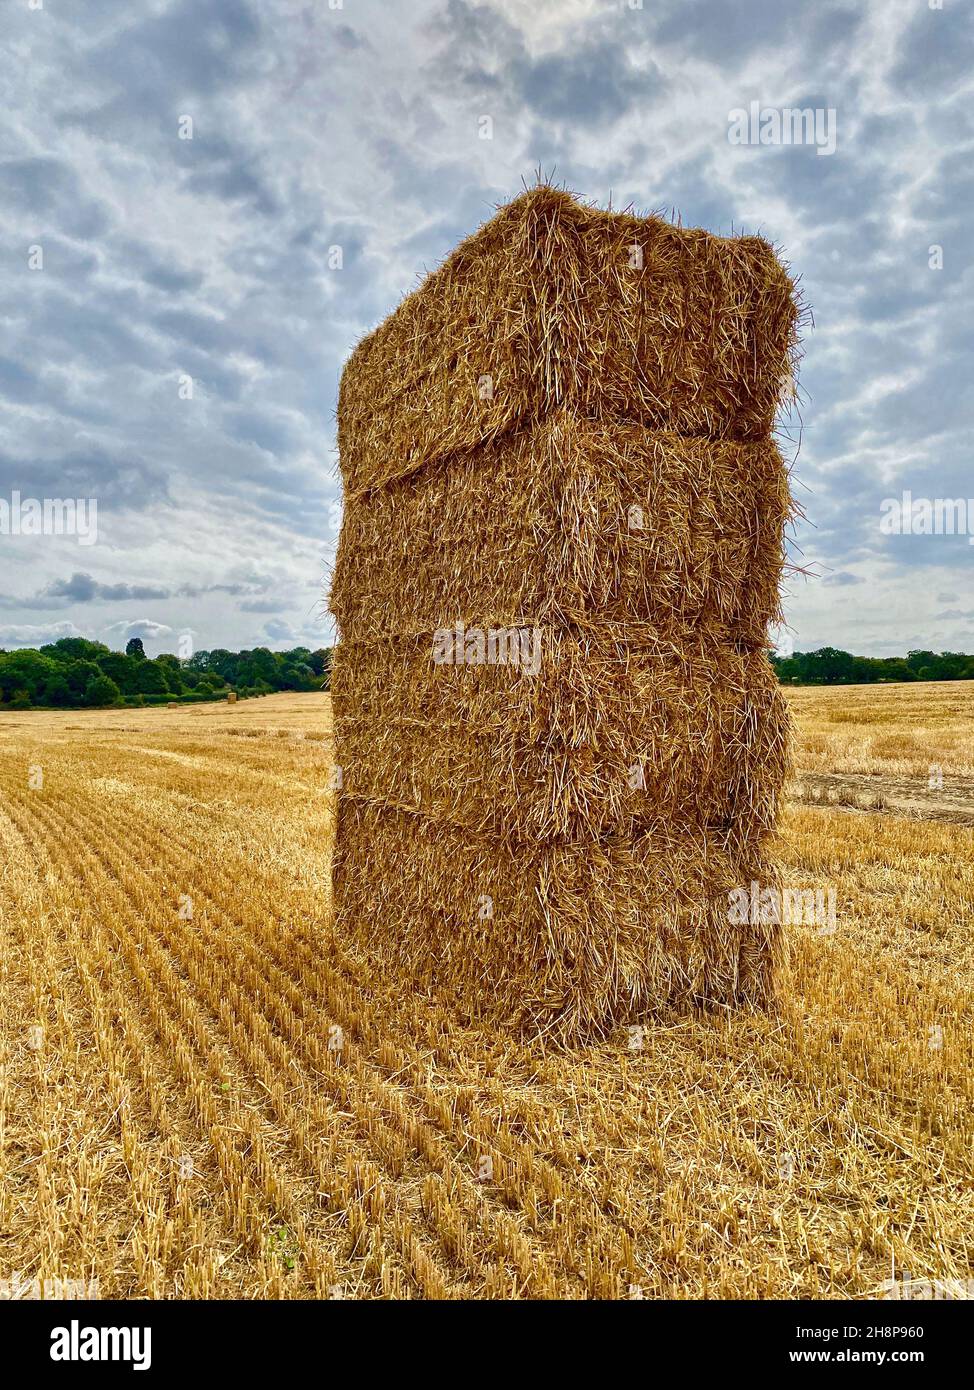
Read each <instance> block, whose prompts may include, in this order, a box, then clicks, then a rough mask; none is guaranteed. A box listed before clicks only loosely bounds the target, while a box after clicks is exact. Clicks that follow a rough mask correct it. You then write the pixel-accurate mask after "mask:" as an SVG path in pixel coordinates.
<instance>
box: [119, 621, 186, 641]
mask: <svg viewBox="0 0 974 1390" xmlns="http://www.w3.org/2000/svg"><path fill="white" fill-rule="evenodd" d="M102 631H103V632H104V633H105V634H106V636H108V635H110V636H112V637H117V638H118V637H120V638H123V639H124V640H125V641H128V639H129V638H130V637H141V638H143V639H145V640H146V641H149V642H158V641H160V640H161V639H162V638H164V637H172V636H173V635H174V633H173V629H172V628H171V627H169V626H167V624H166V623H157V622H154V621H153V619H151V618H132V619H130V620H128V621H122V622H117V623H110V624H109V626H108V627H106V628H103V629H102Z"/></svg>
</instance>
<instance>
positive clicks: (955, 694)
mask: <svg viewBox="0 0 974 1390" xmlns="http://www.w3.org/2000/svg"><path fill="white" fill-rule="evenodd" d="M789 696H790V700H791V705H792V709H793V710H794V712H795V715H796V717H797V721H798V728H797V732H798V740H797V743H796V747H795V750H794V757H795V763H796V766H798V767H799V768H801V769H802V770H803V771H807V772H830V773H839V772H841V773H861V774H864V775H866V776H877V777H891V776H892V777H916V778H920V779H922V780H923V781H924V782H925V781H926V780H927V778H928V774H929V771H930V767H931V764H936V765H937V766H939V767H940V768H941V769H942V771H943V773H944V775H945V776H960V777H974V738H972V736H971V734H972V708H974V681H936V682H932V683H926V682H924V683H919V684H916V685H888V686H875V685H853V686H806V687H805V688H803V689H796V690H793V691H790V692H789Z"/></svg>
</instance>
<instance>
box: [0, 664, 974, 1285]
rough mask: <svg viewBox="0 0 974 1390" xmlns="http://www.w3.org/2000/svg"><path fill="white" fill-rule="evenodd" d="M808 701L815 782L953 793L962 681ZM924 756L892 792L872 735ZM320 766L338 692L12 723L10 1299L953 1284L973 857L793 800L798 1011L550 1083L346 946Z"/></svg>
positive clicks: (788, 839) (965, 1232) (657, 1035)
mask: <svg viewBox="0 0 974 1390" xmlns="http://www.w3.org/2000/svg"><path fill="white" fill-rule="evenodd" d="M789 698H790V702H791V704H792V707H793V711H794V712H795V714H796V716H797V724H798V737H799V749H800V750H801V751H800V753H799V760H798V766H799V770H800V772H802V773H804V772H814V773H818V774H824V773H826V772H842V771H848V772H849V773H856V772H857V762H859V763H863V764H865V766H866V768H867V770H868V776H869V779H870V784H871V785H874V786H875V788H876V789H877V791H879V790H881V789H882V788H883V785H884V782H885V780H886V772H887V771H888V773H889V776H890V777H891V778H892V779H894V780H896V779H898V780H902V779H903V778H904V777H906V778H909V777H911V776H912V777H915V778H916V779H917V780H918V782H919V781H922V783H923V784H924V785H925V784H926V780H927V766H928V764H929V763H930V762H940V763H941V764H942V765H943V769H944V779H945V787H948V788H949V787H950V785H951V776H952V775H953V774H955V773H956V774H957V775H958V777H965V776H967V777H969V776H970V772H971V770H970V768H969V766H968V765H967V763H965V760H964V748H965V744H966V749H967V753H968V755H969V750H970V748H971V747H972V746H974V742H972V739H974V718H972V717H971V714H970V710H971V708H972V703H971V691H970V687H969V686H968V687H959V686H955V685H944V686H922V687H913V688H908V687H888V688H879V689H877V688H876V687H870V688H869V689H868V690H857V689H844V690H827V691H823V690H802V691H797V692H792V693H790V696H789ZM965 710H966V713H965ZM843 714H846V715H852V714H855V715H856V716H857V717H858V722H855V721H853V720H852V719H842V718H840V717H837V716H842V715H843ZM867 716H870V717H869V718H867ZM907 734H909V738H910V745H911V749H912V752H911V754H910V759H911V760H910V761H909V762H908V767H907V768H906V769H904V767H903V759H901V756H900V751H899V744H898V743H896V744H895V745H894V744H893V743H890V744H886V745H884V744H882V743H881V742H880V739H881V738H882V737H888V738H890V739H894V740H900V739H905V738H906V737H907ZM823 739H833V740H836V742H835V743H834V744H831V745H829V744H823V743H822V740H823ZM866 740H873V742H872V743H870V744H869V745H868V746H866ZM884 747H887V748H889V750H890V751H889V758H888V761H884V756H885V755H884V754H883V752H882V749H883V748H884ZM829 749H831V750H832V754H831V755H832V756H834V758H835V761H834V763H830V762H829V756H830V754H829V751H828V750H829ZM31 769H34V770H35V771H34V774H33V775H31ZM38 770H39V771H40V773H41V775H42V784H39V782H38V777H37V771H38ZM330 770H331V741H330V707H329V701H328V699H327V697H325V696H308V695H279V696H270V697H268V698H267V699H265V700H261V701H244V702H241V703H239V704H238V705H237V706H236V707H235V708H233V709H228V707H227V706H226V705H209V706H207V705H201V706H196V707H193V706H189V707H182V708H179V709H177V710H167V709H151V710H145V711H124V712H120V711H105V712H104V713H100V712H91V713H87V712H86V713H76V712H71V713H67V714H56V713H53V712H52V713H43V712H25V713H15V712H8V711H5V712H2V713H0V786H2V800H0V844H2V848H3V856H2V870H0V961H2V967H0V969H2V974H0V1040H2V1053H0V1279H7V1278H9V1277H11V1276H13V1275H15V1274H16V1275H17V1276H18V1278H19V1279H20V1280H24V1279H26V1280H30V1279H32V1278H35V1277H37V1278H61V1279H72V1280H82V1279H83V1280H88V1279H91V1278H95V1279H97V1280H98V1281H99V1292H100V1294H101V1296H102V1297H113V1296H114V1297H123V1298H131V1297H141V1296H149V1297H155V1298H185V1297H208V1296H212V1297H235V1296H236V1297H247V1298H268V1297H285V1298H287V1297H308V1296H319V1297H324V1298H327V1297H345V1298H381V1297H407V1298H453V1297H460V1298H462V1297H477V1296H485V1297H492V1298H550V1297H566V1298H591V1297H595V1298H627V1297H630V1296H632V1295H633V1294H634V1293H635V1294H642V1295H643V1296H645V1297H647V1298H652V1297H676V1298H699V1297H709V1298H755V1297H777V1298H814V1297H824V1296H828V1295H833V1296H838V1297H843V1298H867V1297H875V1296H877V1294H878V1295H881V1294H882V1292H883V1289H884V1286H885V1281H886V1280H888V1279H889V1277H890V1269H891V1263H894V1264H895V1267H896V1269H897V1270H898V1271H902V1270H909V1271H910V1272H911V1273H912V1274H913V1276H914V1277H915V1278H929V1279H936V1280H939V1281H942V1282H943V1283H944V1284H945V1286H946V1287H948V1288H949V1289H951V1290H953V1291H957V1292H963V1289H964V1288H965V1287H969V1285H965V1283H964V1281H969V1280H970V1279H971V1278H972V1276H974V1270H972V1268H971V1259H972V1256H971V1251H972V1248H974V1185H972V1178H974V1173H972V1154H974V1044H972V1037H974V1032H972V1027H971V1025H972V1012H974V1008H972V1006H974V945H972V942H974V933H972V926H974V920H972V917H974V829H972V828H970V827H965V826H958V825H951V824H945V823H941V822H939V821H934V820H925V819H912V820H906V819H902V818H900V817H899V816H897V815H893V814H890V812H889V811H884V810H874V811H873V812H871V813H869V814H850V812H849V811H848V810H846V809H843V808H842V807H832V806H827V805H800V804H791V805H788V806H786V809H785V814H784V817H783V823H782V826H781V830H780V834H779V837H778V841H777V845H776V853H777V856H778V859H779V862H780V867H781V873H782V876H783V878H784V880H785V881H786V882H790V883H794V884H796V885H806V884H808V885H824V886H826V887H831V888H834V890H835V894H836V904H837V912H836V923H835V929H834V930H821V929H818V928H816V927H814V926H805V925H800V926H792V927H789V928H787V929H786V930H787V932H788V935H789V937H790V939H791V967H790V974H789V977H788V979H787V981H786V984H785V987H784V989H783V990H782V997H781V1001H780V1005H779V1009H778V1012H777V1013H776V1014H762V1013H748V1012H746V1011H745V1012H736V1013H727V1014H723V1013H721V1014H716V1015H709V1016H706V1017H700V1016H696V1015H692V1014H691V1015H689V1016H686V1015H685V1016H682V1017H681V1016H677V1015H674V1016H672V1017H670V1018H667V1019H664V1020H663V1022H662V1023H661V1024H660V1025H658V1026H654V1027H651V1028H648V1029H647V1030H646V1031H645V1032H644V1033H639V1032H630V1031H628V1030H625V1029H624V1030H620V1031H618V1032H616V1033H615V1034H613V1035H612V1036H610V1037H609V1038H608V1039H606V1040H605V1041H604V1042H602V1043H600V1044H598V1045H597V1046H588V1047H584V1048H579V1049H573V1050H568V1051H565V1050H560V1051H559V1050H548V1051H547V1052H546V1051H544V1050H542V1049H541V1048H540V1047H537V1046H534V1047H531V1046H527V1045H524V1044H521V1043H518V1042H516V1041H514V1040H513V1039H512V1037H511V1036H510V1035H509V1034H508V1033H506V1032H499V1031H494V1030H491V1029H490V1028H484V1027H475V1026H471V1025H470V1024H466V1023H464V1022H463V1021H462V1020H460V1019H459V1018H458V1017H457V1016H455V1015H454V1014H453V1013H452V1012H450V1011H448V1010H446V1009H445V1008H444V1007H443V1005H442V1004H441V1003H440V1002H439V1001H438V1000H436V999H434V998H432V997H431V996H429V995H427V994H425V993H423V992H421V991H417V990H415V989H413V988H412V987H411V986H410V982H409V981H408V980H401V981H400V982H399V983H398V984H396V985H388V984H383V983H381V982H379V981H377V980H376V979H375V978H374V977H373V976H371V975H370V974H369V973H368V971H367V969H366V968H365V967H364V965H363V962H362V959H361V958H360V957H358V956H357V955H356V954H355V953H354V952H353V951H352V950H350V949H349V948H348V946H347V944H346V943H344V942H340V941H336V940H335V939H334V936H333V933H332V928H331V921H330V911H329V901H328V884H329V872H330V864H329V852H330V844H329V835H330V825H331V815H332V795H331V794H330V793H329V792H327V791H326V790H324V789H326V788H327V787H328V785H329V781H330ZM858 773H859V774H861V775H866V774H863V773H862V769H861V768H859V769H858Z"/></svg>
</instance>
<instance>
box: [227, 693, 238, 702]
mask: <svg viewBox="0 0 974 1390" xmlns="http://www.w3.org/2000/svg"><path fill="white" fill-rule="evenodd" d="M236 703H237V692H236V691H235V690H231V691H230V693H229V695H228V696H227V704H228V705H235V704H236Z"/></svg>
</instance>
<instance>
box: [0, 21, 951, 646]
mask: <svg viewBox="0 0 974 1390" xmlns="http://www.w3.org/2000/svg"><path fill="white" fill-rule="evenodd" d="M932 3H933V4H936V3H937V0H932ZM4 10H5V13H4V28H5V47H6V57H5V58H4V59H3V60H2V61H3V66H2V69H0V92H2V101H0V188H2V196H0V306H2V308H0V313H2V322H3V333H2V336H0V396H2V398H3V405H4V408H3V410H2V412H0V501H2V500H3V499H4V498H6V499H8V500H10V499H11V498H12V495H13V493H14V492H15V491H19V492H20V493H21V495H22V496H24V497H27V496H33V497H41V498H43V497H45V496H48V497H66V496H70V497H79V498H89V497H94V498H96V499H97V502H98V539H97V544H95V545H90V546H86V545H82V544H80V543H79V540H78V538H76V537H69V536H60V537H48V536H44V537H34V536H20V537H17V536H4V535H0V565H2V569H0V645H6V646H8V647H10V646H15V645H18V644H21V645H23V644H30V645H34V644H37V643H40V642H42V641H46V640H50V638H51V637H52V636H57V635H60V634H76V633H81V634H84V635H86V636H91V637H97V638H99V639H100V640H103V641H107V642H109V643H110V644H111V645H114V646H120V645H123V644H124V641H125V639H126V638H127V637H128V636H129V635H131V634H135V633H138V634H141V635H143V636H144V637H146V638H147V639H148V640H147V647H148V648H149V650H152V651H159V650H174V649H175V646H176V641H177V638H178V635H179V634H180V633H183V632H185V631H190V632H192V633H193V634H194V641H195V644H196V646H198V647H212V646H225V647H231V648H236V647H240V646H252V645H256V644H258V643H264V644H266V645H269V646H271V647H275V648H281V647H286V646H293V645H294V644H295V643H297V642H301V643H305V644H309V645H313V646H317V645H320V644H321V643H322V642H325V641H327V640H328V639H329V636H330V631H331V630H330V626H329V624H328V622H327V620H326V618H325V617H324V616H323V612H322V609H323V604H322V582H323V577H324V575H325V573H326V571H327V567H328V561H329V555H330V554H331V553H332V552H333V547H334V542H335V539H336V533H337V526H338V523H339V519H340V491H339V488H338V485H337V480H336V453H335V421H334V411H335V403H336V393H337V385H338V377H339V373H340V371H341V366H342V363H343V361H344V360H345V358H346V357H347V355H348V353H349V351H350V350H351V348H352V347H353V346H354V344H355V343H356V341H357V340H358V339H359V338H360V337H361V335H362V334H363V333H364V332H366V331H367V330H368V329H370V328H371V327H373V326H374V325H375V324H376V323H377V322H379V321H380V320H381V319H382V318H384V317H385V316H386V314H387V313H388V312H389V311H390V310H391V309H392V308H393V307H394V306H395V304H396V303H397V302H398V300H399V299H400V297H401V296H402V295H403V294H404V293H406V292H407V291H408V290H410V289H411V288H413V287H414V286H415V285H416V283H417V282H418V279H419V278H421V276H422V275H423V273H424V272H425V271H427V270H429V269H432V268H433V267H434V266H435V265H436V264H437V263H438V262H439V261H440V260H441V259H442V258H443V256H444V255H445V254H446V253H447V252H448V251H449V250H450V248H451V247H453V246H454V245H455V244H456V242H457V241H459V240H460V239H461V238H462V237H463V236H465V235H466V234H468V233H469V232H470V231H472V230H473V229H474V228H475V227H477V226H478V225H479V223H480V222H482V221H484V220H485V219H486V218H487V217H489V216H490V215H491V213H492V211H493V208H494V206H495V205H496V204H497V203H499V202H504V201H506V200H507V199H509V198H511V197H512V196H514V195H515V194H516V193H517V192H518V191H519V190H520V188H521V185H522V180H527V181H528V182H530V181H532V178H533V171H534V170H536V169H537V168H539V167H540V168H542V169H543V170H544V171H545V173H547V174H553V176H554V178H555V180H556V181H557V182H559V183H564V184H567V185H568V186H569V187H571V188H573V189H574V190H576V191H577V192H578V193H580V194H581V195H583V196H584V197H585V198H587V199H589V200H597V201H599V202H600V203H602V204H603V205H604V204H605V203H607V201H608V200H609V198H610V197H611V199H612V203H613V205H614V206H619V207H621V206H624V205H626V204H629V203H632V204H634V205H635V208H636V209H637V210H639V211H646V212H648V211H652V210H660V209H667V210H676V211H677V212H678V213H679V215H680V216H681V217H682V220H683V223H684V224H685V225H696V226H702V227H707V228H709V229H711V230H712V231H715V232H720V233H729V232H731V231H732V230H734V231H740V230H744V231H751V232H753V231H760V232H761V233H763V234H764V235H765V236H767V237H768V238H770V239H771V240H772V241H773V242H774V243H775V244H776V245H777V246H779V247H780V249H781V252H782V254H783V255H784V257H785V258H786V260H787V261H788V262H789V263H790V265H791V266H792V268H793V271H794V272H795V273H796V274H800V276H801V281H802V286H803V289H804V293H805V296H806V299H807V301H808V302H809V304H810V305H811V307H812V309H813V311H814V319H815V323H814V329H813V330H812V331H811V332H810V333H809V335H808V338H807V342H806V351H805V359H804V363H803V369H802V406H801V426H800V430H799V426H798V422H797V421H792V422H791V424H790V425H789V427H788V431H787V433H788V437H789V438H790V440H791V441H792V442H791V445H790V447H791V451H792V453H794V452H795V450H796V449H797V450H798V454H797V462H796V465H795V479H796V491H797V495H798V498H799V500H800V502H801V504H802V506H803V507H804V509H805V512H806V514H807V521H806V522H804V523H802V524H801V526H800V527H799V530H798V533H797V535H796V538H795V540H796V546H797V547H798V548H799V550H800V559H801V562H802V563H803V564H804V565H805V566H807V567H808V568H809V569H810V570H811V571H812V577H809V578H808V579H797V580H795V579H793V580H792V581H791V582H790V583H789V586H788V591H789V598H788V613H789V618H790V622H791V626H792V629H793V633H792V635H793V640H794V642H795V645H796V646H797V647H798V648H799V649H806V650H807V649H809V648H812V647H817V646H822V645H825V644H827V643H828V644H833V645H837V646H843V647H846V648H849V649H851V650H854V651H857V652H861V653H866V654H886V653H895V652H902V651H905V650H907V649H908V648H909V647H914V646H918V645H923V646H931V647H934V648H938V649H939V648H951V649H954V650H966V651H974V585H972V583H971V575H972V571H974V546H971V545H970V544H969V543H968V538H967V536H966V535H961V536H956V535H955V536H948V535H937V536H929V537H924V536H917V535H907V536H891V535H885V534H883V533H882V532H881V531H880V526H879V521H880V514H881V513H880V508H881V503H882V501H883V499H885V498H887V497H899V496H900V495H901V493H902V492H903V490H904V489H909V490H910V491H911V492H912V493H913V495H914V497H917V498H921V497H926V498H930V499H937V498H958V497H965V498H966V497H971V498H972V499H974V470H972V466H971V421H972V395H974V387H972V380H974V353H972V330H971V308H972V289H974V272H972V238H971V230H970V229H971V222H972V219H974V184H972V180H974V102H972V95H974V61H972V59H974V29H972V6H971V4H970V3H968V2H966V0H943V5H942V7H941V8H933V9H931V8H930V3H928V0H868V3H862V2H860V3H851V2H850V3H846V2H845V0H836V2H831V0H775V3H772V4H768V3H767V2H766V0H699V3H697V2H695V0H644V3H643V6H642V7H640V4H639V0H605V3H601V2H600V0H485V3H474V0H410V3H408V4H406V3H396V4H393V3H390V0H259V3H258V0H124V3H123V0H86V3H84V4H81V5H79V4H69V3H68V0H8V4H7V5H6V6H5V7H4ZM753 101H757V102H759V103H760V106H761V109H762V110H768V109H774V108H777V109H780V108H785V107H788V108H795V107H802V108H805V107H807V108H818V109H820V110H821V111H822V113H823V117H822V119H823V120H828V119H829V118H828V117H827V115H825V114H824V113H827V112H828V111H829V110H832V111H834V113H835V114H834V121H835V125H834V131H835V137H836V138H835V152H834V153H832V154H820V153H819V152H818V150H817V149H816V147H815V145H814V144H805V145H783V144H777V145H775V144H765V145H760V144H759V145H742V144H739V143H738V144H735V143H732V141H731V139H730V138H729V134H730V130H731V126H730V122H729V116H730V113H731V112H732V111H734V110H735V109H738V108H748V107H749V104H750V103H751V102H753ZM484 116H489V117H490V118H491V122H490V124H488V123H485V122H484V121H483V119H482V118H483V117H484ZM485 133H490V134H491V135H492V138H490V139H485V138H483V136H484V134H485ZM190 136H191V138H188V137H190ZM335 247H340V248H341V266H340V267H338V266H337V265H336V264H335V261H336V259H337V258H336V255H335V253H334V251H333V249H332V248H335ZM931 248H940V250H939V251H937V250H932V249H931ZM799 442H800V448H799V447H798V446H799ZM970 523H971V529H972V530H974V501H972V515H971V518H970Z"/></svg>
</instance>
